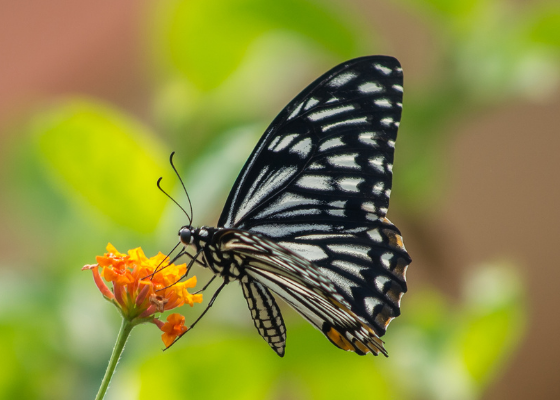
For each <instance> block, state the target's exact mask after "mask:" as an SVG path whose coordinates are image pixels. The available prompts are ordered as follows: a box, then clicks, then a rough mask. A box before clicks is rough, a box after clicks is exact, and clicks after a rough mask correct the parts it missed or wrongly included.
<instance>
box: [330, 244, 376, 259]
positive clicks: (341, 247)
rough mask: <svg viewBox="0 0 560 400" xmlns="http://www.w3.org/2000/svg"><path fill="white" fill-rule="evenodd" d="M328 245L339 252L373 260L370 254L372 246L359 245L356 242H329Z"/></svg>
mask: <svg viewBox="0 0 560 400" xmlns="http://www.w3.org/2000/svg"><path fill="white" fill-rule="evenodd" d="M327 247H328V248H329V249H330V250H332V251H334V252H335V253H338V254H346V255H350V256H354V257H358V258H361V259H363V260H367V261H371V257H370V256H368V251H370V248H369V247H367V246H359V245H356V244H328V245H327Z"/></svg>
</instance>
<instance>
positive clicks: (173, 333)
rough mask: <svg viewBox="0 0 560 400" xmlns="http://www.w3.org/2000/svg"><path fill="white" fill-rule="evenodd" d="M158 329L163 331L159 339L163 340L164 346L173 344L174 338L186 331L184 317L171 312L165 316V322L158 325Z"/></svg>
mask: <svg viewBox="0 0 560 400" xmlns="http://www.w3.org/2000/svg"><path fill="white" fill-rule="evenodd" d="M159 329H161V330H162V331H163V332H164V334H163V335H161V340H163V343H164V344H165V347H169V346H171V345H172V344H173V342H174V341H175V339H177V338H178V337H179V336H181V335H182V334H183V333H185V332H186V331H187V327H186V326H185V317H183V316H182V315H181V314H177V313H174V314H171V315H169V316H168V317H167V322H166V323H164V324H163V325H162V326H160V328H159Z"/></svg>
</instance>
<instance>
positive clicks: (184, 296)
mask: <svg viewBox="0 0 560 400" xmlns="http://www.w3.org/2000/svg"><path fill="white" fill-rule="evenodd" d="M96 259H97V264H93V265H86V266H85V267H83V268H82V269H83V270H85V269H88V270H91V271H92V272H93V279H94V281H95V284H96V285H97V287H98V288H99V290H100V291H101V293H102V294H103V296H104V297H105V298H106V299H107V300H109V301H110V302H111V303H113V304H114V305H115V306H116V307H117V309H118V310H119V311H120V313H121V314H122V316H123V318H126V319H127V320H129V321H132V322H134V323H135V324H139V323H142V322H153V323H155V324H156V325H157V326H158V327H159V328H160V329H161V330H162V331H163V332H164V334H163V335H162V340H163V343H164V344H165V346H166V347H168V346H170V345H171V344H172V343H173V341H174V340H175V339H176V338H177V337H179V336H181V335H182V334H183V333H184V332H186V330H187V328H186V327H185V318H184V317H183V316H182V315H180V314H171V315H169V317H168V318H167V322H165V323H164V322H162V321H160V320H158V319H157V318H156V317H155V314H156V313H162V312H164V311H167V310H171V309H174V308H177V307H180V306H182V305H184V304H188V305H190V306H191V307H192V306H193V305H194V303H201V302H202V294H191V293H189V292H188V290H187V289H188V288H193V287H195V286H196V277H192V278H190V279H188V280H186V281H184V282H179V280H180V279H181V278H182V277H183V276H184V275H185V273H186V265H185V264H181V265H174V264H169V265H167V263H166V256H165V255H163V254H161V253H159V254H158V255H156V256H154V257H151V258H147V257H146V256H145V255H144V252H143V251H142V249H141V248H136V249H133V250H129V251H128V254H123V253H119V252H118V251H117V249H116V248H115V247H114V246H113V245H111V244H110V243H109V244H108V245H107V253H105V255H103V256H98V257H97V258H96ZM105 282H111V283H112V290H111V289H110V288H109V287H108V286H107V284H106V283H105Z"/></svg>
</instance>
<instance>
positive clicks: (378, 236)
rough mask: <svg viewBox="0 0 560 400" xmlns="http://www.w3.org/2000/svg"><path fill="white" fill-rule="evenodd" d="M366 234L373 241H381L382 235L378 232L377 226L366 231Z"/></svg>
mask: <svg viewBox="0 0 560 400" xmlns="http://www.w3.org/2000/svg"><path fill="white" fill-rule="evenodd" d="M367 234H368V236H369V237H370V238H371V240H373V241H374V242H377V243H381V242H383V237H382V236H381V234H380V233H379V229H378V228H375V229H372V230H370V231H368V233H367Z"/></svg>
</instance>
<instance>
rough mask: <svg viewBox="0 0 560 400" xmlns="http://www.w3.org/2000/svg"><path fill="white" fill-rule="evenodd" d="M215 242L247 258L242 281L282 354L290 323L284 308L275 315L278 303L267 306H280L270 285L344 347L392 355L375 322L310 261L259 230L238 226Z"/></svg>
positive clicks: (261, 322)
mask: <svg viewBox="0 0 560 400" xmlns="http://www.w3.org/2000/svg"><path fill="white" fill-rule="evenodd" d="M215 243H216V245H217V248H218V249H219V250H220V251H222V252H234V253H235V254H236V257H240V258H241V259H242V264H243V270H244V271H245V273H246V274H247V279H245V280H246V282H247V283H244V282H243V280H242V286H243V291H244V294H245V297H246V298H247V299H248V300H247V303H248V304H249V308H250V309H251V314H252V316H253V320H254V322H255V326H256V327H257V329H259V332H260V333H261V336H262V337H263V338H264V339H265V340H266V341H267V342H268V343H269V345H270V346H271V347H272V348H273V349H274V350H275V351H276V352H277V353H278V354H279V355H281V356H282V355H283V354H284V345H285V341H286V336H285V328H284V324H283V321H282V319H281V316H280V317H278V316H277V315H280V314H279V312H278V314H276V312H277V308H276V309H274V308H270V307H269V306H268V305H266V304H273V305H274V307H277V306H276V303H275V302H274V300H273V298H272V296H271V295H270V293H269V292H268V291H266V288H269V289H270V290H272V291H273V292H275V293H276V294H277V295H278V296H280V297H281V298H282V299H284V300H285V301H286V302H287V303H288V304H290V305H291V306H292V307H293V308H294V309H295V310H296V311H298V312H299V313H300V314H301V315H302V316H303V317H304V318H305V319H307V320H308V321H309V322H310V323H311V324H312V325H314V326H315V327H316V328H317V329H319V330H320V331H321V332H322V333H323V334H324V335H325V336H326V337H327V338H328V339H329V340H330V341H331V342H332V343H333V344H335V345H336V346H338V347H340V348H341V349H344V350H349V351H354V352H356V353H358V354H360V355H363V354H366V353H368V352H372V353H373V354H375V355H377V354H379V353H380V352H381V353H383V354H385V355H387V352H386V351H385V349H384V348H383V342H382V341H381V339H379V337H378V336H377V335H376V333H375V332H374V330H373V329H372V327H371V326H370V325H369V324H368V323H367V322H366V321H364V320H363V319H362V318H360V317H359V316H357V315H355V314H354V313H353V312H352V311H351V310H350V305H349V304H348V303H347V302H346V301H345V300H344V298H343V297H342V296H341V295H340V294H339V293H338V292H337V290H336V288H335V287H334V285H333V283H332V282H331V281H330V280H329V279H328V278H327V277H325V276H324V275H323V274H322V273H321V272H320V271H319V270H318V268H317V267H316V266H315V265H314V264H313V263H312V262H310V261H309V260H306V259H305V258H303V257H301V256H299V255H297V254H296V253H293V252H292V251H290V250H288V249H286V248H284V247H282V246H279V245H277V244H276V243H275V242H274V241H272V240H270V239H268V238H266V237H264V236H262V235H260V234H253V233H251V232H248V231H242V230H237V229H224V230H221V231H219V232H218V233H217V234H216V235H215ZM262 289H265V291H264V292H263V291H262ZM247 290H251V291H252V292H247ZM249 299H251V300H249ZM269 300H271V302H270V303H269ZM255 302H258V303H260V304H265V305H263V306H260V307H258V308H259V309H260V310H262V311H263V313H262V314H260V315H259V312H258V311H254V310H255V308H257V307H255V304H256V303H255ZM271 317H272V318H271ZM278 318H280V320H279V321H280V322H278ZM267 323H268V324H269V325H270V330H269V331H265V332H261V329H260V327H261V326H263V325H264V324H267Z"/></svg>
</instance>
